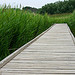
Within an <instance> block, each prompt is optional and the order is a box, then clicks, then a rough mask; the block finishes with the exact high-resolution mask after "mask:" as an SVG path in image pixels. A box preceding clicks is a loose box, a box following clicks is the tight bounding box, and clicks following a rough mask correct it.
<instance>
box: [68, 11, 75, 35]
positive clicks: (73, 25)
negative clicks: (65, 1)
mask: <svg viewBox="0 0 75 75" xmlns="http://www.w3.org/2000/svg"><path fill="white" fill-rule="evenodd" d="M68 24H69V26H70V29H71V31H72V33H73V34H74V36H75V11H74V12H73V14H72V15H71V17H70V19H69V22H68Z"/></svg>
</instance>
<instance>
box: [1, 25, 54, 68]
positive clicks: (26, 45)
mask: <svg viewBox="0 0 75 75" xmlns="http://www.w3.org/2000/svg"><path fill="white" fill-rule="evenodd" d="M54 25H55V24H53V25H52V26H50V27H49V28H48V29H47V30H45V31H44V32H42V33H41V34H40V35H38V36H37V37H35V38H34V39H32V40H31V41H30V42H28V43H27V44H25V45H23V46H22V47H20V48H19V49H17V50H16V51H15V52H13V53H12V54H10V55H9V56H7V57H6V58H5V59H3V60H2V61H1V62H0V69H1V68H2V67H3V66H4V65H5V64H7V63H8V62H9V61H11V60H12V59H13V58H14V57H15V56H17V55H18V54H19V53H20V52H22V51H23V50H24V49H26V48H27V47H28V46H29V45H30V44H32V43H33V42H34V41H36V40H37V39H38V38H39V37H41V36H42V35H43V34H45V33H46V32H47V31H49V30H50V29H51V28H52V27H53V26H54Z"/></svg>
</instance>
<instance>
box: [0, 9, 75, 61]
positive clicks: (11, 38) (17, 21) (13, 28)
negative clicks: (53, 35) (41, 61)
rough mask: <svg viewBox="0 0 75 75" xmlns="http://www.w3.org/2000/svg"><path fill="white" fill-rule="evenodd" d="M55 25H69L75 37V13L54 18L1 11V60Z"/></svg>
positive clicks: (15, 10) (22, 12)
mask: <svg viewBox="0 0 75 75" xmlns="http://www.w3.org/2000/svg"><path fill="white" fill-rule="evenodd" d="M53 23H68V24H69V26H70V28H71V30H72V32H73V34H74V35H75V12H74V13H73V14H69V15H67V16H65V15H64V16H59V17H58V15H56V16H54V17H52V16H49V15H47V14H45V15H40V14H34V13H29V12H27V11H23V10H19V9H11V8H9V9H0V60H2V59H4V58H5V57H6V56H8V55H9V54H10V53H12V52H13V51H15V49H17V48H19V47H21V46H22V45H24V44H26V43H27V42H28V41H30V40H31V39H33V38H35V37H36V36H37V35H39V34H40V33H42V32H43V31H44V30H46V29H47V28H49V27H50V26H51V25H52V24H53ZM11 50H12V51H11Z"/></svg>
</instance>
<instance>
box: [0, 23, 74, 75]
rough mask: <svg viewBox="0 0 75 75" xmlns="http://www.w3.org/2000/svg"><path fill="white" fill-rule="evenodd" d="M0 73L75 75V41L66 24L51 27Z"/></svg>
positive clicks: (15, 74) (14, 74)
mask: <svg viewBox="0 0 75 75" xmlns="http://www.w3.org/2000/svg"><path fill="white" fill-rule="evenodd" d="M0 72H1V73H0V75H75V41H74V37H73V35H72V34H71V32H70V29H69V27H68V26H67V24H55V25H53V27H52V28H51V29H50V30H49V31H47V32H46V33H45V34H44V35H42V36H41V37H40V38H39V39H37V40H36V41H34V42H33V43H32V44H31V45H30V46H28V47H27V48H26V49H24V50H23V51H22V52H21V53H19V54H18V55H17V56H16V57H14V58H13V59H12V60H11V61H10V62H8V63H7V64H5V65H4V66H3V67H2V68H1V70H0Z"/></svg>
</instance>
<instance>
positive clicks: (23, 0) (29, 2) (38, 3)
mask: <svg viewBox="0 0 75 75" xmlns="http://www.w3.org/2000/svg"><path fill="white" fill-rule="evenodd" d="M56 1H59V0H0V4H1V5H2V4H4V3H5V4H7V5H8V4H9V3H10V5H11V6H12V7H14V6H17V5H18V6H20V4H21V5H22V7H23V6H31V7H35V8H41V7H42V6H43V5H45V4H47V3H53V2H56ZM60 1H64V0H60Z"/></svg>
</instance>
